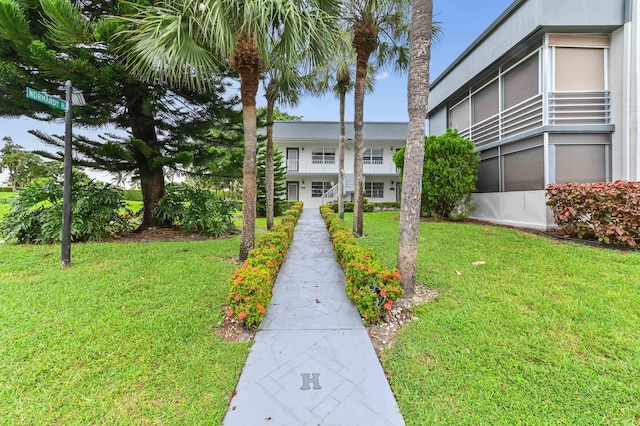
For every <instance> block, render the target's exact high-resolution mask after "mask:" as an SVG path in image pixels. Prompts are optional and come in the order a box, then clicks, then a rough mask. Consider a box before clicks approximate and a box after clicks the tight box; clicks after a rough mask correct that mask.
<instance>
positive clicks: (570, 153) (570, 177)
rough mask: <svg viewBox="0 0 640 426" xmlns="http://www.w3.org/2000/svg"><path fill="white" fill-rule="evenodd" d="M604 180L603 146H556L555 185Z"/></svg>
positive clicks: (604, 161) (604, 160) (605, 176)
mask: <svg viewBox="0 0 640 426" xmlns="http://www.w3.org/2000/svg"><path fill="white" fill-rule="evenodd" d="M606 180H607V167H606V146H605V145H556V183H566V182H576V183H590V182H605V181H606Z"/></svg>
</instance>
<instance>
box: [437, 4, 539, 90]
mask: <svg viewBox="0 0 640 426" xmlns="http://www.w3.org/2000/svg"><path fill="white" fill-rule="evenodd" d="M526 2H527V0H515V1H514V2H513V3H511V5H510V6H509V7H508V8H507V9H506V10H505V11H504V12H502V14H501V15H500V16H498V18H496V20H495V21H493V23H492V24H491V25H489V27H488V28H487V29H486V30H484V31H483V32H482V34H480V35H479V36H478V38H476V39H475V40H474V41H473V43H471V44H470V45H469V47H467V48H466V49H465V50H464V52H462V53H461V54H460V56H458V57H457V58H456V59H455V60H454V61H453V62H452V63H451V65H449V66H448V67H447V68H446V69H445V70H444V71H442V73H440V75H439V76H438V77H436V79H435V80H433V81H432V82H431V87H433V86H435V85H436V84H438V83H439V82H440V81H441V80H443V79H444V78H445V77H446V76H447V74H449V73H450V72H451V71H452V70H453V69H454V68H456V67H457V66H458V65H459V64H460V63H461V62H462V61H463V60H464V58H466V57H467V56H468V55H469V53H471V52H472V51H474V50H475V48H476V47H477V46H478V45H479V44H481V43H482V42H484V40H485V39H486V38H487V37H489V35H490V34H491V33H492V32H493V31H494V30H495V29H496V28H497V27H499V26H500V25H501V24H502V23H503V22H504V21H505V20H506V19H507V18H508V17H509V16H511V14H513V12H514V11H515V10H516V9H517V8H519V7H520V6H521V5H522V4H523V3H526Z"/></svg>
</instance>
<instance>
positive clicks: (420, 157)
mask: <svg viewBox="0 0 640 426" xmlns="http://www.w3.org/2000/svg"><path fill="white" fill-rule="evenodd" d="M432 18H433V0H414V1H413V9H412V16H411V33H410V39H409V45H410V46H411V47H410V52H409V83H408V112H409V131H408V136H407V148H406V152H405V155H404V175H403V178H402V204H401V207H400V231H399V233H398V258H397V264H398V271H400V276H401V277H402V278H401V283H402V288H403V289H404V297H405V298H410V297H412V296H413V294H414V293H415V285H416V267H417V261H418V237H419V235H420V197H421V193H422V169H423V162H424V136H425V134H424V121H425V116H426V114H427V102H428V99H429V60H430V57H431V31H432V28H431V25H432Z"/></svg>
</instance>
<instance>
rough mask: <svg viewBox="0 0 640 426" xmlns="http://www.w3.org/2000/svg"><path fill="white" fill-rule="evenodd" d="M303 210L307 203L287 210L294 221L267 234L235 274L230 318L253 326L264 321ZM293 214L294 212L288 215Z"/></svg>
mask: <svg viewBox="0 0 640 426" xmlns="http://www.w3.org/2000/svg"><path fill="white" fill-rule="evenodd" d="M302 208H303V204H302V203H301V202H298V203H295V204H294V205H293V207H292V208H291V209H290V210H287V212H285V217H286V218H290V219H289V220H287V221H281V223H280V224H279V225H276V226H274V227H273V228H271V231H269V232H267V233H265V234H263V235H262V236H261V237H260V240H259V241H258V242H257V244H256V247H255V248H254V249H253V250H251V251H250V252H249V256H248V257H247V260H246V261H245V262H244V264H242V266H241V267H240V268H238V269H236V270H235V271H234V273H233V275H231V278H230V279H229V297H228V303H229V309H228V310H227V316H228V317H231V318H236V319H238V320H240V321H242V322H243V323H245V324H246V325H249V326H254V325H258V324H260V322H262V320H263V318H264V315H265V314H266V312H267V307H268V306H269V302H270V301H271V295H272V294H273V284H274V283H275V280H276V277H277V275H278V271H279V270H280V266H281V265H282V263H283V262H284V259H285V257H286V256H287V251H288V250H289V245H290V244H291V240H292V239H293V229H294V227H295V224H296V222H297V220H298V218H299V217H300V213H301V212H302ZM289 212H291V213H290V214H288V213H289ZM283 219H284V217H283ZM291 219H293V222H292V221H291Z"/></svg>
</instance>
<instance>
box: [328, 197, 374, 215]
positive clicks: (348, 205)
mask: <svg viewBox="0 0 640 426" xmlns="http://www.w3.org/2000/svg"><path fill="white" fill-rule="evenodd" d="M353 205H354V203H352V202H351V201H348V202H345V203H344V211H345V212H347V213H353ZM375 205H376V203H369V202H368V201H367V198H365V199H364V203H363V204H362V210H363V211H364V212H365V213H371V212H372V211H373V210H374V209H375ZM328 206H329V207H330V208H331V210H333V211H334V212H335V213H338V207H339V206H338V203H331V204H328Z"/></svg>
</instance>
